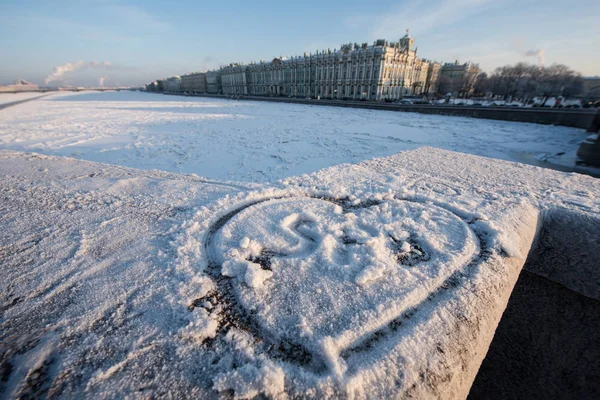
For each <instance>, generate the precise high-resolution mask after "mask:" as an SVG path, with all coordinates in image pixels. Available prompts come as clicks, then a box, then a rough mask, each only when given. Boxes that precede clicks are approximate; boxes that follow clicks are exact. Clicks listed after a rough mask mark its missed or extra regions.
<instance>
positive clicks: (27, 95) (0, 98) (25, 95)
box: [0, 92, 44, 105]
mask: <svg viewBox="0 0 600 400" xmlns="http://www.w3.org/2000/svg"><path fill="white" fill-rule="evenodd" d="M43 95H44V93H41V92H17V93H1V92H0V105H2V104H8V103H13V102H15V101H20V100H26V99H31V98H34V97H40V96H43Z"/></svg>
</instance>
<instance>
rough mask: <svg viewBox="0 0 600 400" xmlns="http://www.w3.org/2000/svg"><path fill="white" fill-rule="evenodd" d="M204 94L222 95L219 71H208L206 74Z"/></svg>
mask: <svg viewBox="0 0 600 400" xmlns="http://www.w3.org/2000/svg"><path fill="white" fill-rule="evenodd" d="M206 92H207V93H210V94H223V89H222V88H221V72H220V71H208V72H207V73H206Z"/></svg>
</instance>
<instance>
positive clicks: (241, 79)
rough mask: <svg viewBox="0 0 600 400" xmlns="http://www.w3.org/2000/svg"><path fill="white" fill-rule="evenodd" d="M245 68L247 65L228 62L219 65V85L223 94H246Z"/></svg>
mask: <svg viewBox="0 0 600 400" xmlns="http://www.w3.org/2000/svg"><path fill="white" fill-rule="evenodd" d="M247 70H248V66H246V65H244V64H229V65H227V66H225V67H221V70H220V72H221V87H222V88H223V94H228V95H246V94H248V80H247V75H246V73H247Z"/></svg>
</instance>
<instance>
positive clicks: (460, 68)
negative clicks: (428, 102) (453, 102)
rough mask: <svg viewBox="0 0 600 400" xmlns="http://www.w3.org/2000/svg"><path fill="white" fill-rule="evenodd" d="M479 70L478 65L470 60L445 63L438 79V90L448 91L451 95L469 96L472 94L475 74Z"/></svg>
mask: <svg viewBox="0 0 600 400" xmlns="http://www.w3.org/2000/svg"><path fill="white" fill-rule="evenodd" d="M480 72H481V70H480V69H479V65H477V64H472V63H470V62H467V63H464V64H459V62H458V61H456V62H453V63H445V64H444V65H443V66H442V69H441V73H440V78H439V79H438V90H439V92H441V93H450V94H452V96H458V97H469V96H471V95H473V92H474V90H475V83H476V81H477V75H479V73H480Z"/></svg>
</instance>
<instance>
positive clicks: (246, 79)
mask: <svg viewBox="0 0 600 400" xmlns="http://www.w3.org/2000/svg"><path fill="white" fill-rule="evenodd" d="M413 47H414V38H413V37H411V36H410V35H409V33H408V30H407V32H406V35H405V36H404V37H402V38H401V39H399V40H398V41H397V42H388V41H386V40H383V39H380V40H376V41H375V42H373V44H372V45H369V44H368V43H363V44H360V45H359V44H358V43H348V44H344V45H342V46H340V48H339V49H334V50H331V49H327V50H323V51H316V52H315V53H304V55H302V56H296V57H290V58H284V57H277V58H274V59H273V60H271V61H260V62H253V63H250V64H241V63H233V64H229V65H226V66H223V67H221V68H220V69H219V70H215V71H207V72H198V73H193V74H186V75H183V76H182V77H181V78H179V77H172V78H168V79H166V80H163V82H161V81H160V80H159V81H157V82H156V83H155V84H154V86H153V87H152V88H153V89H155V90H157V91H168V92H188V93H210V94H225V95H230V96H237V95H252V96H285V97H299V98H325V99H352V100H362V99H365V100H395V99H401V98H402V97H404V96H432V95H435V94H440V93H441V94H446V93H453V94H454V95H459V96H468V95H471V94H472V93H473V90H474V87H475V81H476V78H477V75H478V74H479V72H480V70H479V67H478V66H477V65H476V64H471V63H465V64H459V63H458V62H456V63H446V64H444V65H442V64H440V63H438V62H432V61H429V60H426V59H421V58H419V57H418V55H417V49H416V48H413ZM177 82H179V84H178V83H177ZM178 85H179V86H178ZM149 90H151V89H150V88H149Z"/></svg>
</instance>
